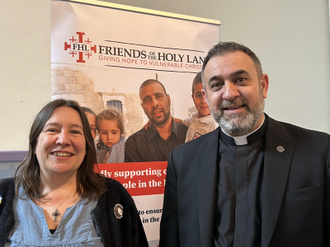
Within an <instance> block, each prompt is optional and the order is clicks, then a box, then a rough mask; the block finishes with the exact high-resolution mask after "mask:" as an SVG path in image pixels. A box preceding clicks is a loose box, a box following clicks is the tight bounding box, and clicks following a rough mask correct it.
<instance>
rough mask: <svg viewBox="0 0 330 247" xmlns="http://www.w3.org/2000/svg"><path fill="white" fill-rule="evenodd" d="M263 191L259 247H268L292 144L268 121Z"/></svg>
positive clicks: (283, 189)
mask: <svg viewBox="0 0 330 247" xmlns="http://www.w3.org/2000/svg"><path fill="white" fill-rule="evenodd" d="M265 138H266V139H265V143H266V144H265V158H264V177H263V185H262V186H263V188H262V212H261V213H262V237H261V240H262V246H268V245H269V243H270V240H271V237H272V235H273V233H274V229H275V226H276V222H277V219H278V215H279V212H280V209H281V205H282V201H283V197H284V193H285V188H286V184H287V179H288V174H289V170H290V166H291V158H292V154H293V150H294V145H293V143H292V142H291V141H290V138H289V136H288V133H287V131H286V130H285V129H284V128H283V126H282V125H281V124H280V123H279V122H276V121H275V120H273V119H271V118H268V125H267V130H266V137H265Z"/></svg>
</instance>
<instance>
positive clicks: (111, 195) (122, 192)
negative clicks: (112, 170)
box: [99, 178, 135, 209]
mask: <svg viewBox="0 0 330 247" xmlns="http://www.w3.org/2000/svg"><path fill="white" fill-rule="evenodd" d="M105 184H106V187H107V190H106V192H105V193H104V194H103V195H102V197H101V199H100V201H99V202H101V201H103V202H105V201H107V203H110V204H113V203H114V204H117V203H119V204H122V205H126V206H129V208H133V209H134V208H135V203H134V201H133V199H132V197H131V195H130V194H129V193H128V191H127V190H126V189H125V188H124V186H123V185H122V184H121V183H120V182H118V181H117V180H115V179H112V178H106V179H105ZM104 200H105V201H104Z"/></svg>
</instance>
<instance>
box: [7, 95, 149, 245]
mask: <svg viewBox="0 0 330 247" xmlns="http://www.w3.org/2000/svg"><path fill="white" fill-rule="evenodd" d="M95 164H96V151H95V146H94V142H93V138H92V135H91V131H90V128H89V124H88V121H87V118H86V115H85V114H84V112H83V110H82V109H81V108H80V107H79V105H78V103H76V102H75V101H71V100H63V99H61V100H55V101H52V102H50V103H48V104H47V105H46V106H45V107H43V108H42V110H41V111H40V112H39V113H38V114H37V116H36V118H35V120H34V122H33V124H32V127H31V130H30V136H29V150H28V154H27V156H26V158H25V159H24V160H23V161H22V163H21V164H20V166H19V167H18V168H17V170H16V173H15V177H14V178H8V179H3V180H0V247H3V246H72V247H73V246H111V247H113V246H114V247H116V246H120V247H127V246H132V247H133V246H134V247H138V246H139V247H140V246H148V242H147V239H146V236H145V233H144V229H143V226H142V223H141V221H140V217H139V215H138V212H137V209H136V207H135V204H134V201H133V199H132V198H131V196H130V195H129V194H128V192H127V191H126V190H125V189H124V187H123V186H122V185H121V184H120V183H119V182H117V181H115V180H112V179H110V178H106V177H104V176H102V175H100V174H98V173H96V172H95V171H94V169H95Z"/></svg>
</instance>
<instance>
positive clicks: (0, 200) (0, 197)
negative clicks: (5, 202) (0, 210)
mask: <svg viewBox="0 0 330 247" xmlns="http://www.w3.org/2000/svg"><path fill="white" fill-rule="evenodd" d="M1 203H2V196H0V204H1Z"/></svg>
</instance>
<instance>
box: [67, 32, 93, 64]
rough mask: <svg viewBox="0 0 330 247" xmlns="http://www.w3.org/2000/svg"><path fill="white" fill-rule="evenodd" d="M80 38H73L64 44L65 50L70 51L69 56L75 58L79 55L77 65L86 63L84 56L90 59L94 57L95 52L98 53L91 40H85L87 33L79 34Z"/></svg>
mask: <svg viewBox="0 0 330 247" xmlns="http://www.w3.org/2000/svg"><path fill="white" fill-rule="evenodd" d="M77 35H78V38H75V37H74V36H72V37H71V38H70V39H69V41H70V42H64V50H65V51H69V54H70V55H71V56H72V57H74V56H76V55H78V60H77V63H85V60H84V56H85V57H87V59H89V57H91V56H93V52H94V53H96V45H92V41H91V40H89V38H87V39H85V40H84V35H85V33H82V32H77Z"/></svg>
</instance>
